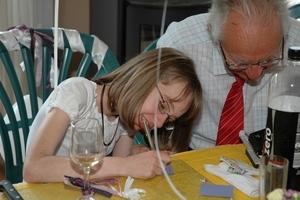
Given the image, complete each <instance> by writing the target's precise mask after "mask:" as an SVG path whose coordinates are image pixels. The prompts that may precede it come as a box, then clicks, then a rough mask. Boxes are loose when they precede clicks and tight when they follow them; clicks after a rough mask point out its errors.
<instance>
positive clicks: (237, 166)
mask: <svg viewBox="0 0 300 200" xmlns="http://www.w3.org/2000/svg"><path fill="white" fill-rule="evenodd" d="M221 160H223V162H221V163H220V164H219V165H211V164H205V165H204V168H205V170H206V171H207V172H208V173H211V174H213V175H216V176H218V177H220V178H222V179H223V180H225V181H226V182H228V183H229V184H231V185H233V186H234V187H236V188H237V189H239V190H240V191H242V192H243V193H245V194H246V195H248V196H249V197H251V198H252V197H258V196H259V180H258V179H256V178H254V177H253V176H252V175H258V173H259V172H258V170H257V169H255V168H253V167H251V166H249V165H247V164H246V163H243V162H240V161H234V160H230V159H227V158H224V157H222V158H221Z"/></svg>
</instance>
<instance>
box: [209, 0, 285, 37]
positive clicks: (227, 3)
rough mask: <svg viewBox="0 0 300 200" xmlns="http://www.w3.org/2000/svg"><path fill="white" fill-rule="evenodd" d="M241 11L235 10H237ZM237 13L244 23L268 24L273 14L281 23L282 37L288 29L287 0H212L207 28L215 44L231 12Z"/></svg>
mask: <svg viewBox="0 0 300 200" xmlns="http://www.w3.org/2000/svg"><path fill="white" fill-rule="evenodd" d="M238 7H239V8H242V9H237V8H238ZM233 10H235V11H240V10H242V11H243V12H239V13H240V14H241V15H242V16H243V17H244V19H245V21H246V23H249V24H251V23H253V22H255V23H261V25H267V24H270V23H271V22H272V21H274V18H273V17H274V13H275V14H277V15H278V17H279V19H281V22H282V28H283V35H284V36H285V35H286V34H287V33H288V29H289V10H288V2H287V0H213V2H212V7H211V9H210V18H209V22H208V27H209V29H210V31H211V34H212V38H213V40H214V41H215V42H217V41H219V40H222V36H223V34H222V31H223V25H224V24H225V22H226V20H227V17H228V14H229V13H230V12H231V11H233Z"/></svg>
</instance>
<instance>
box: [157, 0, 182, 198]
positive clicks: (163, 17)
mask: <svg viewBox="0 0 300 200" xmlns="http://www.w3.org/2000/svg"><path fill="white" fill-rule="evenodd" d="M167 5H168V0H165V3H164V9H163V15H162V20H161V29H160V36H162V35H163V33H164V27H165V21H166V13H167ZM160 60H161V49H159V50H158V58H157V72H156V82H157V83H158V82H159V69H160ZM157 95H158V94H157ZM156 99H158V98H156ZM156 105H157V106H158V102H157V103H156ZM157 110H158V109H155V118H156V119H157ZM156 122H157V120H155V128H154V142H155V146H156V147H158V141H157V124H156ZM156 153H157V156H158V158H159V164H160V167H161V169H162V171H163V174H164V176H165V178H166V180H167V182H168V184H169V186H170V187H171V189H172V190H173V192H174V193H175V194H176V195H177V196H178V197H179V198H180V199H182V200H186V198H185V197H184V196H183V195H182V194H181V193H180V192H179V191H178V190H177V188H176V187H175V186H174V184H173V183H172V181H171V179H170V177H169V175H168V174H167V172H166V170H165V168H164V165H163V163H162V160H161V156H160V154H159V149H158V148H156Z"/></svg>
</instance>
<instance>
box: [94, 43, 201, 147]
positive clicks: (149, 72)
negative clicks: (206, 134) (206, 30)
mask: <svg viewBox="0 0 300 200" xmlns="http://www.w3.org/2000/svg"><path fill="white" fill-rule="evenodd" d="M160 52H161V53H160ZM159 55H160V56H161V57H160V64H159V68H158V67H157V66H158V56H159ZM157 70H159V76H158V80H157ZM94 81H95V82H96V83H97V84H109V85H110V89H109V99H110V100H111V101H112V103H111V105H113V109H115V110H116V111H117V113H118V114H119V117H120V120H121V121H122V123H124V124H125V125H126V126H127V127H128V128H129V129H132V130H133V127H134V120H135V118H136V117H137V116H138V115H139V113H140V110H141V107H142V105H143V103H144V102H145V100H146V98H147V96H148V95H149V93H150V92H151V91H152V90H153V89H154V87H155V86H156V84H157V82H161V83H162V84H166V85H168V84H172V83H173V82H183V83H184V84H185V88H184V89H183V91H182V92H181V94H180V97H179V98H177V99H176V100H174V101H185V99H186V97H187V96H188V95H191V96H192V100H191V102H189V105H190V106H189V109H188V110H187V112H186V113H184V114H183V115H182V116H181V117H179V118H178V119H177V120H176V121H175V129H174V133H173V134H172V139H171V140H170V141H169V140H168V139H167V138H168V136H169V134H170V132H168V131H167V130H165V128H164V127H162V128H160V130H158V132H159V138H160V139H159V143H160V149H169V150H175V151H177V152H179V151H184V150H187V148H188V145H189V140H190V137H191V131H192V126H193V125H194V123H195V120H196V119H197V118H198V115H199V112H200V110H201V105H202V88H201V85H200V82H199V79H198V77H197V74H196V71H195V66H194V63H193V61H192V60H191V59H190V58H189V57H187V56H185V55H184V54H183V53H181V52H180V51H178V50H176V49H173V48H161V49H154V50H151V51H148V52H146V53H142V54H140V55H138V56H136V57H134V58H133V59H131V60H129V61H128V62H126V63H125V64H124V65H122V66H121V67H120V68H118V69H117V70H115V71H114V72H112V73H111V74H109V75H107V76H105V77H101V78H98V79H94ZM181 127H184V129H182V128H181ZM181 146H182V147H181Z"/></svg>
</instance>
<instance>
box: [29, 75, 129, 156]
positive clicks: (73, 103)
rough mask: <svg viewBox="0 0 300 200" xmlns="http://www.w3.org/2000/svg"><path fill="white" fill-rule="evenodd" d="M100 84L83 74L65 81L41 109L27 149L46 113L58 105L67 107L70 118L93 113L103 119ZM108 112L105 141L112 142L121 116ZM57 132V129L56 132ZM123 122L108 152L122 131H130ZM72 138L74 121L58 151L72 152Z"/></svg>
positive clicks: (62, 154)
mask: <svg viewBox="0 0 300 200" xmlns="http://www.w3.org/2000/svg"><path fill="white" fill-rule="evenodd" d="M96 89H97V84H96V83H95V82H92V81H89V80H88V79H86V78H82V77H73V78H69V79H67V80H65V81H63V82H62V83H61V84H60V85H59V86H58V87H57V88H56V89H55V90H54V91H53V92H52V93H51V94H50V96H49V98H48V99H47V100H46V101H45V103H44V104H43V106H42V107H41V109H40V110H39V112H38V114H37V116H36V118H35V120H34V122H33V123H32V126H31V128H30V132H29V136H28V139H27V146H26V152H27V151H28V148H29V146H30V144H31V141H32V139H33V138H34V136H35V134H36V131H37V129H38V128H39V126H40V124H41V122H42V121H43V120H44V118H45V117H46V115H47V113H48V112H49V111H50V110H51V109H52V108H53V107H57V108H59V109H61V110H63V111H64V112H65V113H66V114H67V115H68V116H69V117H70V121H73V120H74V119H77V118H85V117H93V118H97V119H99V120H100V122H102V115H101V113H99V112H98V107H97V105H96V98H97V93H96ZM103 116H104V142H105V143H106V144H108V143H109V142H110V141H111V140H112V138H113V136H114V133H115V131H116V128H117V124H118V120H119V118H116V119H115V120H114V121H108V120H107V117H106V116H105V115H103ZM53 134H55V133H53ZM127 134H128V133H127V131H126V130H125V128H124V126H123V124H122V123H121V122H120V124H119V126H118V130H117V132H116V135H115V137H114V139H113V141H112V142H111V144H110V145H109V146H108V147H107V148H106V151H105V155H108V154H109V153H111V152H112V151H113V149H114V146H115V143H116V142H117V141H118V139H119V138H120V136H121V135H127ZM69 140H70V125H69V127H68V130H67V132H66V134H65V136H64V137H63V139H62V141H61V143H60V144H59V145H58V146H57V147H56V152H55V155H57V156H69Z"/></svg>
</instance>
